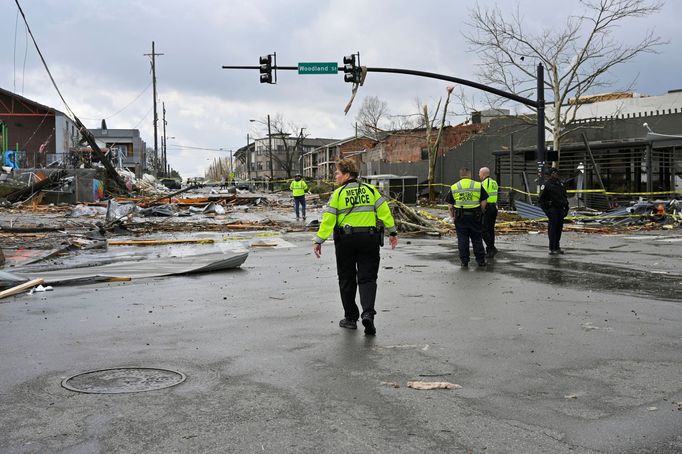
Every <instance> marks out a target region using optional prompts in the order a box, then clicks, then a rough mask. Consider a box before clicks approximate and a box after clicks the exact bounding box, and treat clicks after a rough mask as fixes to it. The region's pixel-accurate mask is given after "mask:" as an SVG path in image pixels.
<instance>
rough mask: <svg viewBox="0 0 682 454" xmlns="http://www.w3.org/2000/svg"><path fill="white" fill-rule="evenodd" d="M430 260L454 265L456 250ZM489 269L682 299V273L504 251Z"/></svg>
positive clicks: (521, 276) (579, 285)
mask: <svg viewBox="0 0 682 454" xmlns="http://www.w3.org/2000/svg"><path fill="white" fill-rule="evenodd" d="M423 257H424V258H430V259H431V260H434V259H435V260H439V259H440V260H445V261H448V262H451V263H452V264H453V266H455V265H456V264H457V262H458V260H457V252H456V250H454V248H453V249H452V252H438V253H434V254H429V255H423ZM487 271H489V272H493V273H501V274H505V275H508V276H514V277H517V278H519V279H522V280H529V281H535V282H540V283H543V284H548V285H557V286H561V287H569V288H577V289H591V290H595V291H601V292H610V293H616V294H624V295H629V296H636V297H640V298H652V299H657V300H663V301H674V302H680V301H682V286H681V285H680V281H682V279H680V276H676V275H667V274H659V273H652V272H649V271H639V270H632V269H627V268H621V267H617V266H611V265H606V264H601V263H584V262H575V261H571V260H570V259H567V258H566V257H565V256H564V257H560V258H558V257H556V258H555V257H542V258H537V257H531V256H528V255H521V254H514V253H511V252H507V251H505V252H504V253H503V254H501V255H499V256H498V257H497V258H495V259H494V263H493V264H492V266H490V267H488V270H487Z"/></svg>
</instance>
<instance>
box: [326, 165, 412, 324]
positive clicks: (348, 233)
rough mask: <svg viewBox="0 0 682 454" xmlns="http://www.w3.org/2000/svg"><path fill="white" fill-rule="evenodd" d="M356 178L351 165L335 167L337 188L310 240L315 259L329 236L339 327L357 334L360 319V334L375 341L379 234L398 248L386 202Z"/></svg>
mask: <svg viewBox="0 0 682 454" xmlns="http://www.w3.org/2000/svg"><path fill="white" fill-rule="evenodd" d="M357 178H358V168H357V164H356V163H355V161H353V160H352V159H342V160H341V161H339V162H337V163H336V184H337V185H338V186H339V187H338V188H337V189H336V190H335V191H334V193H333V194H332V195H331V197H330V198H329V204H328V205H327V207H326V209H325V211H324V214H323V215H322V223H321V224H320V228H319V230H318V231H317V235H316V236H315V238H314V239H313V241H314V242H315V245H314V246H313V252H314V253H315V256H316V257H318V258H319V257H320V254H321V253H322V243H323V242H324V241H325V240H326V239H327V238H329V236H330V235H331V234H332V233H333V234H334V248H335V249H336V272H337V274H338V277H339V290H340V291H341V303H342V304H343V311H344V318H343V320H341V321H340V322H339V326H340V327H341V328H347V329H356V328H357V321H358V319H359V318H361V319H362V324H363V326H364V327H365V334H368V335H374V334H376V328H375V326H374V315H375V314H376V311H375V310H374V301H375V299H376V292H377V274H378V272H379V248H380V247H381V246H382V245H383V235H384V228H385V229H386V230H388V233H389V235H390V236H389V242H390V244H391V248H395V247H396V246H397V245H398V236H397V235H398V232H397V230H396V228H395V221H394V220H393V215H392V214H391V209H390V208H389V207H388V202H387V200H386V199H385V198H384V197H382V196H381V194H379V191H377V190H376V189H375V188H374V187H373V186H371V185H369V184H366V183H360V182H358V181H357ZM378 221H381V223H383V226H382V225H381V224H380V223H378ZM356 290H359V293H360V305H361V306H362V314H360V313H359V311H358V306H357V305H356V304H355V293H356Z"/></svg>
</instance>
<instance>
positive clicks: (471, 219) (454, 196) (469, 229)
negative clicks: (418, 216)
mask: <svg viewBox="0 0 682 454" xmlns="http://www.w3.org/2000/svg"><path fill="white" fill-rule="evenodd" d="M459 176H460V177H461V179H460V180H459V181H458V182H457V183H455V184H453V185H452V186H451V187H450V192H449V193H448V194H447V196H446V198H445V201H446V202H447V203H448V209H449V211H450V217H451V218H453V219H454V221H455V228H456V230H457V247H458V249H459V260H460V261H461V263H462V267H463V268H466V267H467V266H469V257H470V256H469V240H471V245H472V246H473V247H474V256H475V257H476V262H477V263H478V266H485V265H487V263H486V261H485V249H484V248H483V240H482V238H481V230H482V228H481V215H482V211H483V210H485V206H486V203H487V202H486V200H487V198H488V193H487V192H486V191H485V189H483V186H482V185H481V183H479V182H478V181H474V180H472V179H471V170H469V168H467V167H462V168H461V169H460V170H459Z"/></svg>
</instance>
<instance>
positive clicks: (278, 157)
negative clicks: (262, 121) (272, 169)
mask: <svg viewBox="0 0 682 454" xmlns="http://www.w3.org/2000/svg"><path fill="white" fill-rule="evenodd" d="M271 129H272V142H273V150H272V159H273V161H275V162H276V163H277V165H278V166H279V167H280V168H281V169H282V170H284V171H285V172H286V174H287V178H292V177H293V175H294V173H295V171H298V170H299V169H298V160H299V159H300V158H301V156H302V155H303V141H304V140H305V139H306V137H308V135H306V134H304V133H303V131H304V130H305V129H306V128H303V127H299V125H297V124H295V123H293V122H287V121H286V120H285V119H284V117H283V116H282V115H280V114H277V116H276V117H275V118H274V119H273V120H272V122H271ZM280 145H281V147H282V148H281V149H279V146H280Z"/></svg>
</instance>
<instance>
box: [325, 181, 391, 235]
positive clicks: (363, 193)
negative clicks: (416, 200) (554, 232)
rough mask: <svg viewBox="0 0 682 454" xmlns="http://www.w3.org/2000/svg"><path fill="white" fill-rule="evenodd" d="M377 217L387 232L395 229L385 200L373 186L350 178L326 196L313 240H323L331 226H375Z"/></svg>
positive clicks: (330, 232)
mask: <svg viewBox="0 0 682 454" xmlns="http://www.w3.org/2000/svg"><path fill="white" fill-rule="evenodd" d="M377 219H379V220H381V221H382V222H383V224H384V227H385V228H386V230H387V231H388V233H393V232H397V229H396V228H395V220H394V219H393V215H392V214H391V209H390V208H389V206H388V200H387V199H386V198H384V197H383V196H382V195H381V194H379V191H377V189H376V188H375V187H374V186H372V185H369V184H366V183H358V182H357V181H351V182H349V183H347V184H345V185H343V186H341V187H339V188H337V189H336V190H335V191H334V193H333V194H332V195H331V197H330V198H329V203H328V204H327V207H326V208H325V210H324V213H323V214H322V222H321V223H320V228H319V229H318V231H317V235H316V236H315V238H314V241H315V242H316V243H323V242H324V241H325V240H326V239H327V238H329V236H330V235H331V234H332V232H334V228H335V227H342V226H344V225H349V226H351V227H376V226H377Z"/></svg>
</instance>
